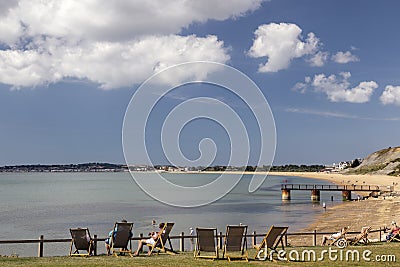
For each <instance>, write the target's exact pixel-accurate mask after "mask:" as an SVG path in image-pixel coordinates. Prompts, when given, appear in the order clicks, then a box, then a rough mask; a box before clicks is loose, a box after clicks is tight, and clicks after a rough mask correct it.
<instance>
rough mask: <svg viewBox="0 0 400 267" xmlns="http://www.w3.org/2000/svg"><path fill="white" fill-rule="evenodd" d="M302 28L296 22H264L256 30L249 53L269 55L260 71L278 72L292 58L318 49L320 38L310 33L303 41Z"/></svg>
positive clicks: (286, 65)
mask: <svg viewBox="0 0 400 267" xmlns="http://www.w3.org/2000/svg"><path fill="white" fill-rule="evenodd" d="M301 32H302V30H301V29H300V27H299V26H297V25H296V24H290V23H280V24H276V23H270V24H263V25H260V26H259V27H258V29H257V30H256V31H255V32H254V34H255V40H254V41H253V45H252V47H251V48H250V50H249V52H248V54H249V55H250V56H251V57H254V58H260V57H267V58H268V60H267V62H266V63H265V64H261V65H260V66H259V68H258V71H260V72H277V71H279V70H283V69H286V68H287V67H288V66H289V65H290V62H291V61H292V59H294V58H300V57H303V56H305V55H312V54H314V53H315V52H316V51H317V50H318V45H319V39H318V38H317V37H316V36H315V35H314V33H312V32H311V33H309V34H308V35H307V38H306V39H305V40H304V41H303V40H302V37H301Z"/></svg>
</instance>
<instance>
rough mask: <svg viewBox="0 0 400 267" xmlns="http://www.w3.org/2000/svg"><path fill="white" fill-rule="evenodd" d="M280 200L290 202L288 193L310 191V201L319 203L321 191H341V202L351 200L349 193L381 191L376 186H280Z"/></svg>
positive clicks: (375, 193)
mask: <svg viewBox="0 0 400 267" xmlns="http://www.w3.org/2000/svg"><path fill="white" fill-rule="evenodd" d="M281 190H282V200H290V191H292V190H303V191H304V190H306V191H311V200H313V201H319V200H320V196H321V191H341V192H342V197H343V200H351V192H370V193H371V194H372V195H378V193H379V192H381V189H380V188H379V186H377V185H310V184H282V186H281Z"/></svg>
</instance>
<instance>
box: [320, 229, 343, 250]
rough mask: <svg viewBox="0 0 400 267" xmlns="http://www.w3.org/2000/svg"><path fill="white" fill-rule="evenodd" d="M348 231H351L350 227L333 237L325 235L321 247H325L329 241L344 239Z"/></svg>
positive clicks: (332, 235)
mask: <svg viewBox="0 0 400 267" xmlns="http://www.w3.org/2000/svg"><path fill="white" fill-rule="evenodd" d="M348 229H349V227H348V226H345V227H343V228H342V230H341V231H340V232H337V233H334V234H331V235H323V236H322V244H321V245H322V246H325V244H326V241H327V240H335V239H338V238H340V237H342V236H343V235H344V234H346V232H347V230H348Z"/></svg>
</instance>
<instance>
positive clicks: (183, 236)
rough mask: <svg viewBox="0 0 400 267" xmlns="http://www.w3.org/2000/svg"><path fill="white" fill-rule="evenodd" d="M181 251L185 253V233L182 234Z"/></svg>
mask: <svg viewBox="0 0 400 267" xmlns="http://www.w3.org/2000/svg"><path fill="white" fill-rule="evenodd" d="M179 250H180V251H182V252H184V251H185V233H184V232H182V233H181V238H180V242H179Z"/></svg>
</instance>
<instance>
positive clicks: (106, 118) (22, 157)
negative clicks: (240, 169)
mask: <svg viewBox="0 0 400 267" xmlns="http://www.w3.org/2000/svg"><path fill="white" fill-rule="evenodd" d="M399 9H400V2H399V1H395V0H386V1H376V0H371V1H361V0H359V1H357V0H351V1H348V0H347V1H344V0H327V1H318V0H302V1H295V0H270V1H261V0H243V1H242V0H231V1H211V0H206V1H161V0H160V1H128V0H126V1H123V0H118V1H100V0H92V1H74V0H71V1H51V0H49V1H37V0H15V1H0V123H1V127H0V166H3V165H16V164H39V163H40V164H65V163H82V162H112V163H124V162H125V160H124V153H123V144H122V131H123V130H122V129H123V125H124V116H125V112H126V110H127V108H128V106H129V103H130V101H131V98H132V97H133V96H135V93H136V92H137V91H138V90H139V88H140V85H141V84H142V83H143V82H145V81H146V80H147V79H148V78H149V77H151V76H152V75H154V74H156V73H159V72H162V71H164V70H165V69H167V68H169V67H171V66H174V65H175V64H180V63H185V62H192V61H211V62H217V63H222V64H226V65H228V66H231V67H233V68H236V69H237V70H239V71H241V72H242V73H243V74H245V75H247V76H248V77H249V78H250V79H251V80H252V81H253V82H254V83H255V84H256V85H257V86H258V87H259V89H260V90H261V92H262V94H263V95H264V97H265V99H266V100H267V101H268V104H269V107H270V109H271V111H272V114H273V117H274V123H275V127H276V151H275V158H274V161H273V164H274V165H281V164H332V163H333V162H339V161H344V160H352V159H354V158H359V157H361V158H363V157H365V156H367V155H368V154H370V153H372V152H374V151H376V150H379V149H382V148H386V147H389V146H391V147H393V146H398V145H399V138H398V137H399V134H400V123H399V122H400V75H399V74H400V52H399V47H400V33H399V31H398V25H400V17H399V16H398V10H399ZM216 71H217V70H216V69H213V68H209V67H203V66H202V67H199V68H188V69H187V70H186V71H185V72H183V73H180V74H179V75H176V76H175V75H173V76H172V77H170V78H171V79H172V78H173V80H174V83H178V84H179V83H180V82H183V81H185V80H187V79H191V78H199V77H201V78H207V77H210V76H211V75H213V73H215V72H216ZM170 82H171V81H164V82H161V84H158V85H157V86H164V87H167V86H170V85H171V84H170ZM249 94H250V93H249ZM194 97H208V98H215V99H217V100H220V101H222V102H225V104H227V105H230V106H231V107H232V108H233V109H234V110H235V111H236V112H237V113H238V114H239V117H240V118H241V119H242V121H244V122H245V124H246V129H247V131H248V136H249V142H250V143H251V144H250V151H251V156H250V159H249V163H250V164H254V163H255V162H257V155H258V154H260V150H262V149H261V148H260V142H262V140H263V135H264V133H263V132H261V131H260V130H259V129H257V125H256V124H257V123H255V121H254V118H255V117H254V115H253V114H252V110H251V107H250V109H249V107H246V105H244V103H243V101H241V99H240V98H238V96H237V95H232V93H231V92H229V91H227V90H224V89H223V88H220V87H218V86H215V85H211V84H189V85H184V86H178V87H177V88H176V89H174V90H173V91H171V92H170V93H169V94H168V95H165V96H164V97H163V98H162V99H161V101H160V102H158V103H157V108H158V111H157V112H158V113H157V112H154V113H152V115H151V116H149V122H148V125H147V126H146V127H147V130H148V133H149V136H148V140H146V145H147V146H148V147H147V149H148V153H149V155H151V157H152V163H154V164H166V163H168V160H167V157H166V156H165V155H163V153H162V152H163V151H162V148H163V147H162V142H161V141H160V138H161V134H160V131H161V130H162V127H163V122H165V120H166V118H167V117H166V114H168V113H170V112H171V111H173V109H174V107H176V106H178V105H179V104H182V103H184V102H185V101H187V100H188V99H191V98H194ZM213 103H214V102H212V101H211V102H207V103H206V102H205V103H204V110H212V109H211V106H212V105H213ZM202 107H203V106H202ZM133 112H135V110H134V111H133ZM138 115H139V116H141V115H142V114H138ZM144 115H145V114H143V116H144ZM271 131H272V130H271ZM181 134H182V135H181V136H179V137H178V142H179V145H180V146H181V150H182V153H183V155H184V156H185V157H187V158H189V159H191V160H195V159H196V158H198V157H200V155H201V154H202V152H208V149H209V150H210V151H212V150H214V149H215V147H217V150H216V152H215V151H214V152H215V153H216V155H215V158H214V160H213V161H212V162H211V164H228V163H230V161H229V155H230V153H231V152H232V151H230V149H232V147H236V145H235V144H233V145H232V144H230V143H229V136H230V133H229V132H228V131H227V129H225V128H224V127H223V126H221V124H218V123H215V121H212V120H207V119H201V118H200V119H196V120H193V121H191V122H189V123H187V124H186V125H183V126H182V131H181ZM266 135H268V134H266ZM268 138H270V135H268ZM205 139H206V140H208V141H209V139H212V140H214V141H213V142H211V145H210V146H209V145H206V146H204V149H205V151H202V149H201V145H200V143H202V140H205ZM208 141H206V143H207V142H208ZM214 146H215V147H214ZM132 149H133V150H134V149H135V148H134V147H133V148H132ZM269 149H271V148H269ZM239 153H241V151H239ZM134 161H135V163H137V164H141V163H147V161H148V158H147V156H146V155H143V153H137V155H135V159H134ZM257 163H259V162H257ZM261 163H264V162H261Z"/></svg>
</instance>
